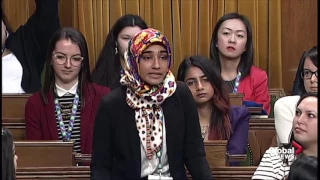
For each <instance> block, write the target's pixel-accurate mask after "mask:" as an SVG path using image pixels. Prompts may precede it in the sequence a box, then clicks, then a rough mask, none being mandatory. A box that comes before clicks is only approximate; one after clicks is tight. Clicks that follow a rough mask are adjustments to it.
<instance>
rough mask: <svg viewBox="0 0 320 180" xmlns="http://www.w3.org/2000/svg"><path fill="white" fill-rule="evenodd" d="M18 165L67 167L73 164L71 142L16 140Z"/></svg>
mask: <svg viewBox="0 0 320 180" xmlns="http://www.w3.org/2000/svg"><path fill="white" fill-rule="evenodd" d="M14 144H15V150H16V154H17V156H18V157H19V161H18V164H19V167H55V166H59V167H68V166H73V165H75V161H74V154H73V152H74V151H73V142H62V141H16V142H14Z"/></svg>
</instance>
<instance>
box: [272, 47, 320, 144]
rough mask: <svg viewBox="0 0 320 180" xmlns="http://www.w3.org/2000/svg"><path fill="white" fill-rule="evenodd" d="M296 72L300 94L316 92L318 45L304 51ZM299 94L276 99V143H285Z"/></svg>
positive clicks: (287, 140) (287, 139)
mask: <svg viewBox="0 0 320 180" xmlns="http://www.w3.org/2000/svg"><path fill="white" fill-rule="evenodd" d="M297 73H298V74H299V75H300V77H299V79H298V87H299V92H300V95H301V94H304V93H306V92H315V93H317V92H318V46H314V47H313V48H311V49H310V50H308V51H307V52H305V53H304V55H303V56H302V59H301V62H300V63H299V67H298V70H297ZM299 98H300V96H299V95H296V96H286V97H283V98H280V99H279V100H277V101H276V103H275V105H274V116H275V117H274V120H275V127H276V131H277V141H278V145H281V144H287V143H288V142H289V135H290V132H291V127H292V121H293V117H294V115H295V106H296V104H297V102H298V100H299Z"/></svg>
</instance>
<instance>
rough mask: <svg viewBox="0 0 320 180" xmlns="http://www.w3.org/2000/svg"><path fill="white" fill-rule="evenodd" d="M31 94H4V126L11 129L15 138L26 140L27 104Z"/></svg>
mask: <svg viewBox="0 0 320 180" xmlns="http://www.w3.org/2000/svg"><path fill="white" fill-rule="evenodd" d="M30 96H31V94H2V126H3V127H6V128H8V129H9V130H10V132H11V133H12V135H13V139H14V140H15V141H17V140H25V137H26V126H25V120H24V119H25V118H24V110H25V105H26V102H27V100H28V98H29V97H30Z"/></svg>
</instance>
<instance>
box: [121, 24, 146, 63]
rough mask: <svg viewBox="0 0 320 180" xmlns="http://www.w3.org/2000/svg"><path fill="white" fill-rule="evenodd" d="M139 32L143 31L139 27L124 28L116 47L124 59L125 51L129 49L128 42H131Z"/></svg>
mask: <svg viewBox="0 0 320 180" xmlns="http://www.w3.org/2000/svg"><path fill="white" fill-rule="evenodd" d="M139 31H141V28H140V27H139V26H134V27H131V26H127V27H125V28H123V29H122V30H121V31H120V33H119V34H118V37H117V42H116V45H117V47H118V53H120V56H121V57H122V58H123V56H124V52H125V50H126V49H127V48H128V42H129V40H130V39H131V38H132V37H133V36H134V35H135V34H136V33H138V32H139Z"/></svg>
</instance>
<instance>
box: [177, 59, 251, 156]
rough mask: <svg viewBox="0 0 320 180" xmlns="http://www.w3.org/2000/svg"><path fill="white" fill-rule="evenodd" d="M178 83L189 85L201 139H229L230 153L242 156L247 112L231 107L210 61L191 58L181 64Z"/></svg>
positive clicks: (244, 148)
mask: <svg viewBox="0 0 320 180" xmlns="http://www.w3.org/2000/svg"><path fill="white" fill-rule="evenodd" d="M177 80H178V81H184V82H186V84H187V85H188V87H189V89H190V91H191V93H192V95H193V98H194V100H195V102H196V105H197V109H198V114H199V121H200V126H201V131H202V137H203V138H204V140H228V145H227V152H228V153H229V154H245V153H246V145H247V141H248V131H249V119H250V113H249V110H248V108H247V107H245V106H243V107H236V106H233V107H231V106H230V102H229V97H228V93H227V89H226V87H225V84H224V83H223V80H222V79H221V76H220V75H219V71H218V70H217V69H215V68H214V67H213V66H212V61H210V60H209V59H207V58H205V57H202V56H191V57H188V58H186V59H185V60H183V61H182V63H181V64H180V66H179V70H178V76H177Z"/></svg>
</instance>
